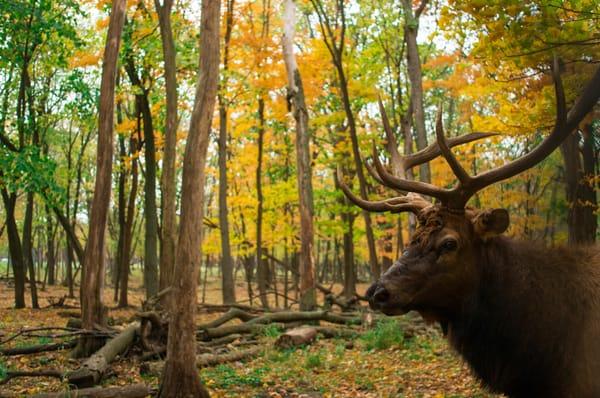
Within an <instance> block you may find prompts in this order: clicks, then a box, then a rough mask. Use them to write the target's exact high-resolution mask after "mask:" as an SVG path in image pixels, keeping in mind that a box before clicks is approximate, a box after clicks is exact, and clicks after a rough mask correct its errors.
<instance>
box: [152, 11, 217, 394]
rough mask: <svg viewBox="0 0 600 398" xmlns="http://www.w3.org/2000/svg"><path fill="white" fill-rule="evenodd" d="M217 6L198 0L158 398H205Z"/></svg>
mask: <svg viewBox="0 0 600 398" xmlns="http://www.w3.org/2000/svg"><path fill="white" fill-rule="evenodd" d="M220 6H221V2H220V0H203V1H202V11H201V12H202V20H201V24H200V65H199V74H198V83H197V85H196V97H195V100H194V107H193V111H192V116H191V120H190V128H189V132H188V137H187V142H186V146H185V155H184V159H183V182H182V192H181V197H182V200H181V223H180V228H179V239H178V242H177V255H176V261H175V270H174V278H173V287H174V291H173V292H172V296H173V297H172V299H173V301H172V302H173V303H174V304H173V306H172V307H171V308H170V310H171V319H170V324H169V335H168V342H167V360H166V363H165V369H164V373H163V377H162V381H161V386H160V392H159V396H160V397H169V398H171V397H173V398H175V397H208V392H207V391H206V390H205V389H204V387H203V386H202V385H201V383H200V379H199V378H198V372H197V370H196V328H195V322H194V317H195V314H196V302H197V283H198V268H199V266H200V262H201V259H202V253H201V242H202V219H203V214H204V181H205V166H206V155H207V149H208V142H209V133H210V126H211V122H212V117H213V111H214V105H215V102H216V94H217V85H218V75H219V19H220ZM175 303H176V304H175Z"/></svg>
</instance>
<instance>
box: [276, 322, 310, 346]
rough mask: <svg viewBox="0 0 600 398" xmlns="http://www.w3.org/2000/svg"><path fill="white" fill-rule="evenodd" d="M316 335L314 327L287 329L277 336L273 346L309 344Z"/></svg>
mask: <svg viewBox="0 0 600 398" xmlns="http://www.w3.org/2000/svg"><path fill="white" fill-rule="evenodd" d="M316 337H317V329H315V328H314V327H306V326H305V327H299V328H295V329H292V330H288V331H287V332H285V333H283V334H282V335H281V336H279V337H278V338H277V340H276V341H275V346H276V347H278V348H292V347H298V346H301V345H306V344H310V343H312V342H313V341H315V338H316Z"/></svg>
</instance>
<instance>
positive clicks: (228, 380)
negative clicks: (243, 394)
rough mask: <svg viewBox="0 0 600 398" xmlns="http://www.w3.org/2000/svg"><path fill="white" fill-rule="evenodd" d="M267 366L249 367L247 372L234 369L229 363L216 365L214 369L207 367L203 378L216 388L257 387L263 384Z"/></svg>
mask: <svg viewBox="0 0 600 398" xmlns="http://www.w3.org/2000/svg"><path fill="white" fill-rule="evenodd" d="M268 370H269V369H268V368H264V367H261V368H256V369H251V370H250V371H248V372H247V373H243V370H240V371H238V370H236V369H234V368H233V367H231V366H230V365H218V366H217V367H215V368H214V369H207V370H206V371H204V372H203V378H204V380H206V383H207V384H208V385H213V386H215V387H217V388H224V389H226V388H230V387H234V386H251V387H259V386H261V385H262V384H263V376H264V374H265V373H266V372H267V371H268Z"/></svg>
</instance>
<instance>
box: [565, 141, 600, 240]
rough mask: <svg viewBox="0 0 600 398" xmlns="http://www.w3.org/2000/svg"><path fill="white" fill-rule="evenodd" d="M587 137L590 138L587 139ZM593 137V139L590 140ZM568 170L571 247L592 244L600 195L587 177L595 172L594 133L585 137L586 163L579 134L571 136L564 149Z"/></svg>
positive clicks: (566, 180)
mask: <svg viewBox="0 0 600 398" xmlns="http://www.w3.org/2000/svg"><path fill="white" fill-rule="evenodd" d="M586 135H587V137H586ZM588 137H589V138H588ZM560 149H561V153H562V155H563V161H564V168H565V184H566V195H567V202H568V203H569V211H568V215H567V225H568V235H569V238H568V241H569V245H577V244H589V243H593V242H594V241H595V239H596V223H597V221H596V215H595V214H594V210H595V209H596V193H595V190H594V189H593V187H592V186H591V185H590V184H589V183H588V182H587V180H586V177H588V176H589V175H591V176H593V173H594V170H593V169H594V167H593V165H594V148H593V137H592V136H591V134H584V142H583V161H582V158H581V155H580V149H579V133H577V132H575V133H573V134H571V135H570V136H569V137H567V139H566V140H565V141H563V143H562V144H561V146H560Z"/></svg>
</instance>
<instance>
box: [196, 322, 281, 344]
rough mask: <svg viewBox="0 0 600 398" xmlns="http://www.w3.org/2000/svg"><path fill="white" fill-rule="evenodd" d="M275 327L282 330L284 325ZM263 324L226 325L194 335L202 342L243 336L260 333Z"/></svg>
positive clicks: (278, 324)
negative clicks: (238, 335)
mask: <svg viewBox="0 0 600 398" xmlns="http://www.w3.org/2000/svg"><path fill="white" fill-rule="evenodd" d="M275 325H276V326H277V327H279V328H281V329H284V328H285V325H284V324H283V323H276V324H275ZM265 326H267V325H265V324H250V323H248V322H246V323H241V324H239V325H226V326H221V327H218V328H210V329H203V330H199V331H198V332H197V333H196V336H197V338H199V339H200V340H202V341H209V340H212V339H216V338H221V337H225V336H228V335H230V334H244V333H253V334H257V333H260V332H261V331H262V330H263V329H264V328H265Z"/></svg>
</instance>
